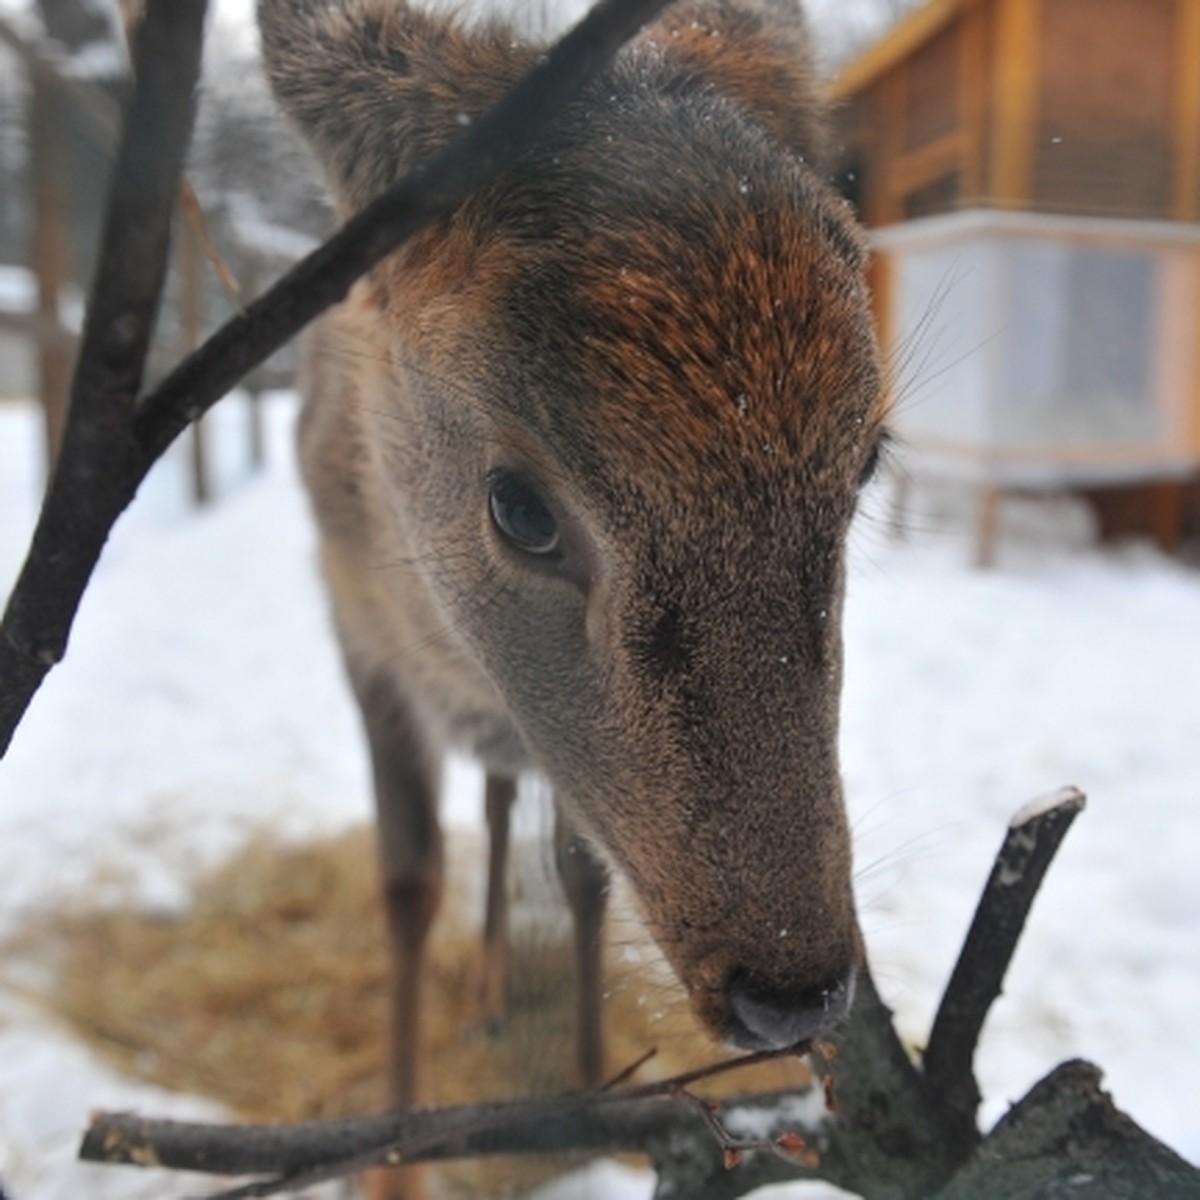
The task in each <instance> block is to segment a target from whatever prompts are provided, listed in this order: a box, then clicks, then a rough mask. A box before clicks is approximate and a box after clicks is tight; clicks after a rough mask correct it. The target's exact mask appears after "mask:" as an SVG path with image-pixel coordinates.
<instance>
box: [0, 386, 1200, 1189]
mask: <svg viewBox="0 0 1200 1200" xmlns="http://www.w3.org/2000/svg"><path fill="white" fill-rule="evenodd" d="M215 415H216V417H217V418H218V419H217V421H216V422H215V426H216V428H215V429H214V431H213V432H214V434H215V435H216V440H217V442H218V445H219V449H220V453H219V454H218V456H217V457H218V458H219V460H220V463H221V466H222V473H221V482H220V491H221V493H222V496H221V500H220V503H219V504H217V505H216V506H215V507H213V508H211V509H209V510H206V511H204V512H195V511H193V510H190V509H189V508H188V507H187V504H186V486H185V476H184V470H183V458H182V455H181V454H180V453H178V450H179V448H176V451H175V452H173V455H172V457H171V459H169V460H168V461H166V462H164V463H163V464H161V465H160V467H159V468H158V469H157V470H156V471H155V473H154V475H153V476H152V478H151V480H150V481H149V482H148V483H147V485H146V487H145V488H144V489H143V494H142V495H141V496H140V497H139V499H138V501H137V503H136V504H135V506H134V507H133V509H131V511H130V512H129V513H128V514H126V517H125V518H124V519H123V521H122V522H121V524H120V526H119V528H118V530H117V532H116V534H115V536H114V537H113V539H112V542H111V544H110V546H109V548H108V551H107V553H106V555H105V557H104V559H103V561H102V563H101V565H100V568H99V570H98V572H97V575H96V578H95V580H94V583H93V586H92V588H91V590H90V591H89V593H88V595H87V597H86V598H85V601H84V604H83V608H82V611H81V613H80V616H79V620H78V623H77V625H76V629H75V633H74V637H73V641H72V645H71V649H70V653H69V655H68V657H67V660H66V662H65V663H64V664H63V665H62V666H60V667H59V668H58V669H57V670H56V671H55V672H54V673H53V674H52V676H51V678H50V679H49V681H48V683H47V684H46V686H45V687H44V688H43V690H42V693H41V694H40V695H39V696H38V697H37V698H36V700H35V702H34V705H33V707H32V709H31V711H30V713H29V716H28V718H27V720H26V722H25V724H24V725H23V726H22V728H21V729H20V730H19V731H18V734H17V738H16V741H15V743H14V745H13V748H12V750H11V751H10V754H9V756H8V758H7V759H6V760H5V761H4V762H3V763H2V764H0V930H3V929H6V928H8V927H10V926H11V925H12V923H13V922H14V920H15V919H16V918H18V917H19V916H20V914H21V913H22V912H23V911H26V910H28V909H29V908H30V907H31V906H39V905H44V904H47V903H52V902H54V901H55V900H56V899H62V898H67V897H74V896H75V895H76V893H77V891H78V889H79V887H80V886H81V885H82V884H83V883H84V882H85V881H89V880H95V879H97V878H100V877H102V878H103V880H104V883H103V885H102V886H98V887H97V889H96V892H95V900H96V902H98V903H99V902H103V901H104V900H105V899H109V898H112V897H114V896H117V895H120V894H121V893H122V892H125V893H128V894H131V895H133V896H135V897H137V898H138V899H139V900H140V901H141V902H142V903H144V904H146V905H148V906H154V907H157V908H162V909H167V910H170V909H173V908H177V907H178V906H179V905H181V904H183V903H185V900H186V889H185V883H186V880H187V878H188V877H189V876H190V874H191V873H192V872H194V871H195V870H196V869H197V868H199V867H202V866H205V865H207V864H211V863H213V862H216V861H218V860H220V859H221V858H222V857H223V856H225V855H227V854H228V853H229V852H230V851H231V850H233V849H234V848H235V847H236V846H238V845H239V844H240V843H241V842H242V840H243V839H244V838H245V837H246V835H247V834H248V833H249V832H251V831H253V830H256V829H259V828H262V827H264V826H268V827H271V828H274V829H276V830H282V831H285V832H287V833H290V834H295V835H297V836H302V835H306V834H310V833H319V832H322V831H332V830H336V829H339V828H341V827H343V826H345V825H346V824H348V823H351V822H357V821H360V820H363V819H365V818H366V817H367V816H368V813H369V809H368V802H367V782H366V775H365V770H364V766H363V763H362V760H361V757H360V753H359V742H358V733H357V729H356V726H355V719H354V716H353V713H352V710H351V707H350V702H349V699H348V696H347V693H346V689H345V687H344V685H343V683H342V680H341V676H340V672H339V669H338V666H337V663H336V660H335V658H334V654H333V650H332V647H331V644H330V639H329V636H328V633H327V630H326V625H325V617H324V609H323V603H322V600H321V597H320V594H319V591H318V589H317V586H316V582H315V578H314V571H313V564H312V535H311V533H310V530H309V527H308V524H307V520H306V514H305V511H304V504H303V501H302V498H301V496H300V494H299V491H298V489H297V485H296V480H295V473H294V470H293V467H292V463H291V457H290V446H289V445H288V426H289V424H290V419H291V405H290V402H289V401H288V400H287V399H286V398H282V397H280V398H278V399H277V400H276V401H275V402H274V403H273V404H272V405H271V408H270V415H271V424H272V427H273V429H274V432H275V435H276V436H275V438H274V443H273V448H272V458H271V464H270V469H269V470H268V472H267V473H266V474H263V475H259V476H251V475H250V474H249V472H248V471H247V469H246V468H245V467H244V466H243V465H242V460H241V452H242V447H241V439H240V437H239V431H240V425H241V422H242V420H243V419H244V413H243V412H242V410H241V409H240V408H238V407H236V406H235V407H230V408H228V409H226V410H218V412H217V413H216V414H215ZM38 436H39V435H38V429H37V425H36V421H35V415H34V413H33V412H32V411H31V409H29V408H28V407H26V406H20V405H0V592H3V591H6V590H7V583H8V581H9V580H10V579H11V578H12V576H13V575H14V574H15V571H16V569H17V566H18V563H19V560H20V558H21V556H22V554H23V551H24V544H25V540H26V538H27V536H28V532H29V529H30V527H31V523H32V520H33V516H34V507H35V496H36V491H37V486H38V481H37V478H36V475H37V469H36V462H37V457H38V451H39V448H40V444H39V441H38ZM882 499H883V497H882V496H881V495H880V496H877V497H876V498H875V502H874V506H873V507H874V510H875V511H874V514H872V513H871V512H868V513H866V514H864V517H863V518H862V519H861V520H860V522H859V526H858V528H857V529H856V531H855V535H854V539H853V562H852V569H851V584H850V600H849V606H848V612H847V686H846V699H845V737H844V765H845V772H846V778H847V785H848V791H849V797H850V804H851V807H852V810H853V820H854V825H855V829H856V837H857V843H858V861H859V895H860V901H861V906H862V913H863V921H864V925H865V929H866V932H867V937H868V941H869V944H870V947H871V952H872V957H873V961H874V964H875V970H876V973H877V975H878V977H879V982H880V986H881V988H882V989H883V991H884V993H885V995H886V996H887V998H888V999H889V1001H890V1002H891V1003H892V1004H893V1006H894V1007H895V1008H896V1010H897V1013H898V1017H899V1020H900V1022H901V1024H902V1026H903V1028H904V1031H905V1032H906V1033H907V1034H908V1035H910V1036H911V1037H912V1038H913V1039H914V1040H916V1041H919V1040H920V1039H921V1038H922V1037H923V1036H924V1033H925V1030H926V1029H927V1026H928V1021H929V1019H930V1016H931V1014H932V1010H933V1007H934V1005H935V1002H936V998H937V996H938V994H939V992H940V988H941V986H942V984H943V982H944V980H945V978H946V976H947V975H948V973H949V971H950V968H951V966H952V965H953V961H954V957H955V954H956V952H957V949H958V946H959V943H960V941H961V938H962V935H963V932H964V930H965V928H966V925H967V922H968V920H969V918H970V915H971V912H972V910H973V907H974V903H975V899H976V896H977V894H978V890H979V887H980V885H981V884H982V882H983V880H984V879H985V877H986V875H987V872H988V869H989V866H990V862H991V857H992V854H993V853H994V850H995V848H996V847H997V845H998V844H999V841H1000V838H1001V836H1002V833H1003V829H1004V827H1005V824H1006V822H1007V821H1008V818H1009V817H1010V815H1011V814H1012V813H1013V811H1014V810H1016V809H1017V808H1018V807H1019V806H1021V805H1022V804H1023V803H1025V802H1026V801H1027V800H1029V799H1030V798H1031V797H1033V796H1035V795H1038V794H1040V793H1043V792H1045V791H1048V790H1051V789H1053V788H1055V787H1057V786H1059V785H1061V784H1067V783H1073V784H1077V785H1079V786H1080V787H1081V788H1083V789H1084V790H1085V791H1086V792H1087V793H1088V796H1089V808H1088V811H1087V812H1086V813H1085V814H1084V815H1083V816H1082V817H1081V818H1080V820H1079V822H1078V823H1077V825H1076V827H1075V829H1074V830H1073V831H1072V833H1071V834H1070V836H1069V838H1068V840H1067V842H1066V844H1065V846H1064V848H1063V850H1062V852H1061V854H1060V857H1059V860H1058V861H1057V862H1056V863H1055V865H1054V867H1053V868H1052V869H1051V871H1050V875H1049V878H1048V880H1047V882H1046V884H1045V887H1044V889H1043V892H1042V895H1041V896H1040V898H1039V900H1038V903H1037V905H1036V906H1035V909H1034V913H1033V917H1032V920H1031V922H1030V926H1029V929H1028V931H1027V934H1026V937H1025V940H1024V942H1023V943H1022V945H1021V947H1020V949H1019V950H1018V953H1017V957H1016V961H1015V963H1014V966H1013V970H1012V972H1011V974H1010V977H1009V980H1008V985H1007V988H1006V994H1005V996H1004V997H1003V998H1002V999H1001V1001H1000V1002H999V1003H998V1005H997V1006H996V1009H995V1013H994V1018H993V1020H992V1021H991V1022H990V1023H989V1026H988V1028H987V1030H986V1031H985V1035H984V1046H983V1053H982V1059H981V1064H980V1066H981V1072H982V1083H983V1087H984V1092H985V1094H986V1107H985V1117H986V1119H987V1120H988V1121H991V1120H993V1119H994V1118H995V1117H997V1116H998V1115H999V1114H1000V1113H1001V1112H1003V1110H1004V1107H1005V1104H1006V1102H1009V1101H1011V1100H1014V1099H1016V1098H1018V1097H1019V1096H1020V1095H1021V1094H1022V1093H1023V1092H1024V1091H1025V1090H1026V1089H1027V1087H1028V1086H1029V1084H1030V1083H1032V1082H1033V1081H1034V1080H1035V1079H1036V1078H1037V1077H1039V1076H1040V1075H1041V1074H1043V1073H1044V1072H1045V1071H1046V1070H1048V1069H1049V1068H1050V1067H1051V1066H1053V1065H1054V1064H1055V1063H1056V1062H1058V1061H1059V1060H1061V1059H1063V1058H1065V1057H1067V1056H1072V1055H1082V1056H1085V1057H1089V1058H1092V1059H1094V1060H1095V1061H1097V1062H1098V1063H1099V1064H1101V1065H1102V1066H1103V1067H1104V1068H1105V1069H1106V1071H1107V1079H1108V1084H1109V1086H1110V1087H1111V1089H1112V1091H1113V1092H1114V1094H1115V1096H1116V1099H1117V1101H1118V1103H1119V1104H1120V1105H1121V1106H1122V1107H1124V1108H1126V1109H1127V1110H1128V1111H1130V1112H1131V1113H1132V1114H1133V1115H1134V1116H1135V1117H1136V1118H1137V1119H1138V1120H1139V1121H1140V1122H1141V1123H1142V1124H1143V1125H1145V1126H1146V1127H1147V1128H1148V1129H1150V1130H1151V1131H1152V1132H1154V1133H1155V1134H1157V1135H1158V1136H1159V1137H1161V1138H1163V1139H1164V1140H1166V1141H1167V1142H1168V1143H1170V1144H1172V1145H1174V1146H1175V1147H1176V1148H1177V1149H1178V1150H1179V1151H1180V1152H1182V1153H1183V1154H1185V1155H1186V1156H1188V1157H1189V1158H1191V1159H1192V1160H1200V1100H1198V1099H1197V1098H1196V1084H1197V1082H1198V1081H1200V1022H1197V1020H1196V1014H1197V1013H1200V939H1198V938H1197V937H1196V935H1195V927H1196V922H1197V919H1198V917H1200V871H1197V870H1196V867H1195V860H1196V857H1197V855H1198V853H1200V809H1198V808H1197V805H1198V804H1200V789H1198V787H1197V785H1198V783H1200V573H1197V572H1196V571H1194V570H1189V569H1187V568H1185V567H1183V566H1181V565H1179V564H1178V563H1176V562H1173V561H1171V560H1168V559H1166V558H1164V557H1162V556H1160V555H1159V554H1157V553H1156V552H1154V551H1152V550H1150V549H1148V548H1146V547H1143V546H1135V547H1131V548H1126V549H1122V550H1109V551H1100V550H1096V549H1094V548H1092V547H1091V545H1090V543H1089V540H1088V538H1087V537H1086V531H1085V530H1083V529H1081V528H1080V521H1079V515H1078V512H1077V510H1075V509H1073V508H1070V507H1067V508H1066V509H1063V510H1061V511H1056V510H1055V508H1054V506H1047V505H1040V506H1037V507H1036V508H1031V509H1024V508H1018V509H1013V510H1010V512H1009V514H1008V515H1009V517H1010V518H1013V519H1012V520H1010V522H1009V528H1008V533H1007V536H1006V537H1004V538H1003V540H1002V542H1001V547H1000V559H999V565H998V566H997V567H996V568H995V569H994V570H992V571H990V572H978V571H974V570H972V569H970V568H969V566H968V565H967V563H968V560H969V558H970V548H969V534H968V532H967V530H966V529H965V527H964V526H963V525H962V524H961V523H957V522H954V521H948V520H947V519H945V518H943V517H938V516H935V515H933V514H931V513H930V512H928V511H925V512H918V513H917V514H915V516H914V524H916V525H918V526H926V527H929V529H930V532H927V533H925V534H921V535H916V534H914V535H913V536H912V537H910V539H909V541H908V542H907V543H904V544H896V543H893V542H891V541H889V540H888V539H887V538H886V537H885V536H884V533H883V532H882V520H881V515H880V514H881V510H882ZM868 507H871V506H870V505H869V506H868ZM1047 518H1049V519H1047ZM1014 526H1020V527H1019V528H1014ZM474 782H475V781H474V778H473V776H472V774H471V773H470V772H469V771H466V770H459V771H456V772H455V773H453V774H452V776H451V783H450V786H449V789H448V791H449V795H448V796H447V809H448V815H449V819H450V820H451V821H452V822H456V823H459V824H467V823H475V822H477V821H478V819H479V808H480V806H479V803H478V801H477V799H476V796H475V794H474V792H473V790H472V785H473V783H474ZM97 1107H110V1108H122V1107H125V1108H129V1107H136V1108H140V1109H141V1110H143V1111H154V1112H157V1113H168V1112H186V1113H189V1114H195V1113H203V1112H204V1111H209V1112H211V1111H212V1110H211V1109H207V1110H206V1109H205V1106H204V1105H203V1104H201V1103H200V1102H197V1101H195V1100H190V1099H187V1098H174V1097H168V1096H165V1095H163V1094H162V1093H158V1092H154V1091H153V1090H151V1089H147V1088H144V1087H141V1086H139V1085H135V1084H131V1083H129V1082H127V1081H124V1080H121V1079H119V1078H117V1077H116V1076H114V1075H113V1074H112V1073H111V1072H110V1071H108V1070H107V1069H105V1068H103V1067H102V1066H100V1065H99V1064H98V1063H96V1062H95V1060H93V1059H92V1058H91V1057H90V1056H89V1055H88V1054H87V1052H86V1051H84V1050H83V1049H81V1048H80V1047H79V1046H78V1045H76V1044H75V1043H73V1042H72V1041H71V1039H70V1037H69V1036H68V1035H67V1034H66V1033H64V1032H63V1031H62V1030H60V1029H56V1028H55V1027H53V1026H52V1025H51V1024H50V1023H48V1022H47V1021H46V1020H45V1019H44V1018H42V1017H40V1016H38V1015H37V1014H35V1013H32V1012H30V1011H29V1010H28V1009H26V1008H23V1007H22V1006H21V1003H20V1001H19V1000H18V999H17V998H15V997H13V996H11V995H6V994H2V993H0V1178H2V1179H3V1180H4V1186H5V1187H6V1188H7V1189H8V1191H9V1193H10V1195H11V1197H12V1200H59V1198H60V1197H61V1198H64V1200H65V1198H66V1197H78V1196H82V1195H86V1196H90V1197H107V1198H112V1200H123V1198H126V1197H141V1196H146V1197H149V1196H151V1195H153V1196H155V1197H160V1198H161V1197H169V1196H174V1195H180V1194H182V1193H184V1192H187V1191H189V1190H190V1191H191V1192H193V1193H194V1192H195V1191H196V1190H198V1189H197V1187H196V1183H195V1181H191V1182H189V1183H187V1184H185V1183H183V1182H180V1181H177V1180H176V1181H168V1182H164V1181H163V1180H162V1179H153V1178H152V1177H148V1176H143V1175H141V1174H139V1173H138V1172H131V1171H113V1170H108V1169H100V1168H87V1169H85V1168H81V1167H78V1166H76V1165H75V1164H73V1163H72V1161H71V1157H72V1154H73V1151H74V1146H75V1139H76V1136H77V1134H78V1131H79V1130H80V1129H81V1127H82V1126H83V1124H84V1123H85V1121H86V1117H87V1113H88V1111H89V1110H91V1109H93V1108H97ZM604 1171H605V1172H606V1174H604V1175H602V1176H598V1177H596V1178H594V1179H593V1184H592V1190H591V1191H585V1190H584V1185H583V1184H582V1183H579V1184H578V1185H577V1186H574V1187H573V1188H570V1189H566V1190H563V1189H560V1190H559V1191H558V1192H557V1193H556V1195H557V1196H559V1197H565V1198H566V1200H579V1198H581V1197H583V1196H585V1195H593V1194H594V1195H603V1196H604V1197H605V1200H619V1198H623V1197H625V1196H629V1197H633V1196H637V1195H639V1194H640V1195H641V1196H643V1197H644V1196H648V1195H649V1190H648V1185H647V1184H646V1181H645V1177H644V1176H634V1177H632V1178H630V1177H626V1176H625V1175H624V1174H623V1173H621V1172H619V1171H618V1170H617V1169H616V1168H614V1167H605V1168H604ZM199 1190H203V1189H202V1188H201V1189H199Z"/></svg>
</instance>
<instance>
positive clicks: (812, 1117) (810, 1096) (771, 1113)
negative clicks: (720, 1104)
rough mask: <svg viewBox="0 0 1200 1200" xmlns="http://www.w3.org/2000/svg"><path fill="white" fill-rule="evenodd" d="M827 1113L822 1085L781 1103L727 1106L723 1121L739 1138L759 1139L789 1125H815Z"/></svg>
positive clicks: (800, 1129)
mask: <svg viewBox="0 0 1200 1200" xmlns="http://www.w3.org/2000/svg"><path fill="white" fill-rule="evenodd" d="M827 1116H828V1113H827V1112H826V1108H825V1095H824V1093H823V1092H822V1090H821V1089H820V1088H814V1089H812V1090H811V1091H809V1092H803V1093H801V1092H798V1093H796V1094H794V1095H791V1096H787V1097H785V1098H784V1099H783V1100H781V1101H780V1102H779V1103H778V1104H738V1105H736V1106H734V1107H732V1108H729V1109H727V1110H726V1111H725V1112H724V1113H723V1114H722V1117H721V1124H722V1125H724V1126H725V1128H726V1130H727V1131H728V1132H729V1133H731V1134H733V1136H734V1137H737V1138H754V1139H758V1140H760V1141H762V1140H765V1139H766V1138H771V1137H777V1136H778V1135H779V1134H781V1133H783V1132H784V1131H785V1130H787V1129H791V1128H795V1129H796V1130H797V1131H798V1132H803V1131H804V1130H807V1129H815V1128H817V1126H819V1125H820V1124H822V1123H823V1122H824V1121H825V1120H826V1118H827Z"/></svg>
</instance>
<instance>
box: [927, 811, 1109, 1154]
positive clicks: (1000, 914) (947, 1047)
mask: <svg viewBox="0 0 1200 1200" xmlns="http://www.w3.org/2000/svg"><path fill="white" fill-rule="evenodd" d="M1084 803H1085V800H1084V796H1083V793H1082V792H1080V791H1078V790H1076V789H1075V788H1063V789H1062V790H1061V791H1058V792H1055V793H1053V794H1052V795H1049V796H1046V797H1044V798H1043V799H1041V800H1035V801H1034V802H1033V803H1032V804H1030V805H1028V806H1027V807H1026V808H1024V809H1022V810H1021V811H1020V812H1019V813H1017V815H1016V816H1015V817H1013V819H1012V822H1011V823H1010V824H1009V827H1008V830H1007V832H1006V833H1005V836H1004V841H1003V843H1002V844H1001V846H1000V851H999V853H998V854H997V855H996V861H995V864H994V865H993V867H992V873H991V875H990V876H989V877H988V881H987V883H986V884H985V885H984V889H983V895H982V896H981V897H980V899H979V905H978V907H977V908H976V910H975V916H974V918H973V919H972V921H971V927H970V929H969V930H968V932H967V937H966V940H965V941H964V942H963V948H962V950H961V952H960V953H959V956H958V962H957V963H956V964H955V967H954V972H953V974H952V975H951V976H950V982H949V983H948V984H947V985H946V991H945V994H944V995H943V997H942V1003H941V1005H940V1006H939V1008H938V1012H937V1017H936V1018H935V1020H934V1023H933V1028H932V1030H931V1031H930V1034H929V1044H928V1046H927V1048H926V1050H925V1056H924V1069H925V1078H926V1079H927V1080H928V1082H929V1086H930V1089H931V1090H932V1091H933V1092H935V1093H936V1094H937V1097H938V1104H939V1106H940V1107H941V1109H942V1110H943V1112H944V1113H945V1114H946V1116H947V1118H948V1119H949V1121H950V1123H951V1126H952V1129H953V1133H954V1135H955V1136H956V1138H958V1139H960V1140H961V1141H962V1142H963V1143H964V1145H965V1146H966V1147H967V1148H969V1147H970V1146H971V1145H972V1144H973V1143H974V1142H975V1141H977V1140H978V1137H979V1134H978V1130H977V1127H976V1123H975V1114H976V1111H977V1109H978V1108H979V1100H980V1094H979V1085H978V1084H977V1083H976V1081H975V1071H974V1060H975V1047H976V1045H977V1044H978V1042H979V1034H980V1031H981V1030H982V1029H983V1022H984V1020H985V1019H986V1017H987V1014H988V1010H989V1009H990V1008H991V1006H992V1003H993V1002H994V1001H995V999H996V997H997V996H998V995H999V994H1000V986H1001V984H1002V983H1003V982H1004V975H1005V972H1007V970H1008V965H1009V963H1010V962H1011V960H1012V956H1013V952H1014V951H1015V950H1016V947H1017V941H1018V940H1019V938H1020V936H1021V931H1022V930H1023V929H1024V928H1025V921H1026V919H1027V917H1028V916H1029V909H1030V906H1031V905H1032V904H1033V899H1034V897H1035V896H1036V895H1037V892H1038V888H1040V887H1041V884H1042V878H1043V877H1044V876H1045V874H1046V869H1047V868H1048V867H1049V866H1050V863H1051V861H1052V860H1053V858H1054V855H1055V853H1056V852H1057V850H1058V847H1059V846H1060V845H1061V844H1062V840H1063V838H1064V837H1065V836H1066V834H1067V830H1068V829H1070V828H1071V823H1072V822H1073V821H1074V820H1075V818H1076V817H1077V816H1078V815H1079V813H1080V812H1081V811H1082V809H1083V807H1084Z"/></svg>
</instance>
